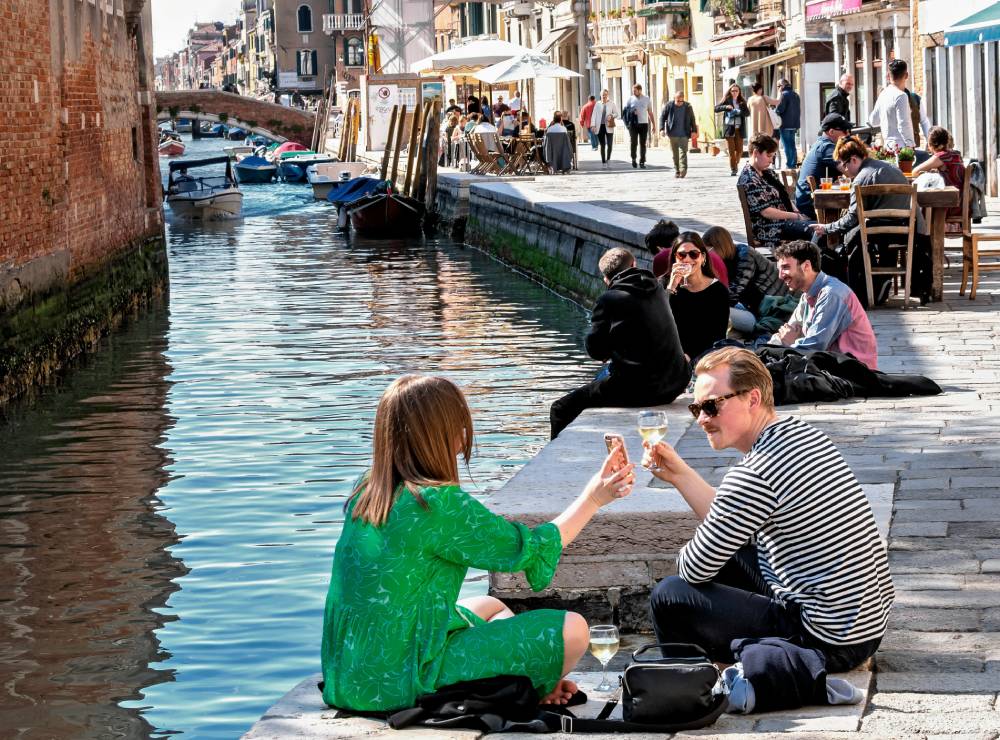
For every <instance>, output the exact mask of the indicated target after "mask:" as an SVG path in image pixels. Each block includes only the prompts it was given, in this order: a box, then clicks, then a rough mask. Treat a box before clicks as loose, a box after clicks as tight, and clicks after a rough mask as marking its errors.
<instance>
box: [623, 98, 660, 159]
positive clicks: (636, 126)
mask: <svg viewBox="0 0 1000 740" xmlns="http://www.w3.org/2000/svg"><path fill="white" fill-rule="evenodd" d="M625 109H626V110H628V111H631V120H630V121H627V123H628V137H629V148H630V151H631V153H632V169H635V168H636V167H637V166H638V167H641V168H642V169H646V139H647V138H649V127H650V125H651V124H652V125H653V126H655V125H656V120H655V119H654V118H653V101H652V100H650V99H649V96H648V95H643V94H642V85H634V86H633V87H632V95H631V97H629V99H628V101H627V102H626V103H625ZM637 144H638V149H639V163H638V165H637V164H636V161H635V150H636V145H637Z"/></svg>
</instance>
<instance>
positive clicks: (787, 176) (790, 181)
mask: <svg viewBox="0 0 1000 740" xmlns="http://www.w3.org/2000/svg"><path fill="white" fill-rule="evenodd" d="M778 174H779V175H780V176H781V184H782V185H784V186H785V190H787V191H788V197H790V198H791V199H792V200H793V201H794V200H795V187H796V186H797V185H798V183H799V171H798V170H797V169H794V168H789V169H785V170H781V171H780V172H779V173H778Z"/></svg>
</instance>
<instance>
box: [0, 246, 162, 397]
mask: <svg viewBox="0 0 1000 740" xmlns="http://www.w3.org/2000/svg"><path fill="white" fill-rule="evenodd" d="M166 290H167V252H166V245H165V243H164V240H163V239H162V238H161V237H156V238H154V239H150V240H148V241H145V242H143V243H141V244H137V245H134V246H133V247H132V248H130V249H128V250H126V251H125V252H123V253H121V254H119V255H118V256H117V257H116V258H115V259H113V260H112V261H110V262H108V263H105V264H104V265H103V266H101V267H100V268H98V269H95V270H94V271H92V272H91V273H90V274H87V275H83V276H80V277H79V278H78V279H76V280H75V281H73V282H71V283H68V284H63V285H59V286H57V287H53V288H51V289H49V290H48V291H46V292H44V293H41V294H36V295H34V296H32V297H31V298H30V299H29V300H26V301H25V302H24V303H22V304H21V305H19V306H17V307H16V308H13V309H11V310H9V311H7V312H6V313H2V314H0V404H2V403H6V402H7V401H8V400H10V399H12V398H14V397H15V396H18V395H21V394H22V393H24V392H25V391H27V390H28V389H29V388H31V387H32V386H34V385H39V384H42V383H45V382H47V381H49V380H51V378H52V377H53V376H54V375H55V374H56V373H57V372H59V370H60V369H62V368H63V367H65V366H66V365H67V364H68V363H69V362H71V361H72V360H73V359H74V358H75V357H77V356H78V355H80V354H82V353H84V352H88V351H92V350H93V349H94V348H95V347H96V345H97V343H98V341H99V340H100V338H101V337H102V336H104V335H105V334H107V333H108V332H110V331H112V330H114V329H115V328H116V327H118V326H119V325H120V324H121V323H122V321H123V320H125V319H126V318H127V317H128V316H129V315H131V314H134V313H135V312H136V311H138V310H139V309H140V308H142V307H143V306H145V305H148V304H149V302H150V301H151V300H153V299H155V298H156V297H158V296H162V295H163V294H164V293H165V292H166Z"/></svg>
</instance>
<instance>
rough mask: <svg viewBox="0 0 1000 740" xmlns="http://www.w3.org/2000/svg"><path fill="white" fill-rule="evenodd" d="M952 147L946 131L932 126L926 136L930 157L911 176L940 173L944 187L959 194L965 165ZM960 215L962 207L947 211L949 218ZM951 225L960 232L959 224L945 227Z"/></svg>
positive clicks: (958, 152) (952, 143)
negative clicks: (955, 189) (955, 190)
mask: <svg viewBox="0 0 1000 740" xmlns="http://www.w3.org/2000/svg"><path fill="white" fill-rule="evenodd" d="M953 146H954V142H953V141H952V139H951V134H949V133H948V130H947V129H944V128H942V127H941V126H934V127H933V128H932V129H931V130H930V133H929V134H927V149H928V150H929V151H930V153H931V156H930V158H929V159H927V160H925V161H924V162H922V163H921V164H918V165H917V166H916V167H914V168H913V175H914V176H917V175H920V174H921V173H923V172H934V171H935V170H936V171H938V172H940V173H941V177H942V178H943V179H944V184H945V185H947V186H949V187H953V188H958V190H959V192H961V191H962V186H963V185H964V184H965V163H964V162H963V161H962V153H961V152H960V151H957V150H955V149H953V148H952V147H953ZM961 215H962V207H961V206H960V205H958V206H954V207H952V208H949V209H948V217H949V218H951V217H958V216H961ZM953 225H954V226H958V231H959V232H961V224H947V226H953Z"/></svg>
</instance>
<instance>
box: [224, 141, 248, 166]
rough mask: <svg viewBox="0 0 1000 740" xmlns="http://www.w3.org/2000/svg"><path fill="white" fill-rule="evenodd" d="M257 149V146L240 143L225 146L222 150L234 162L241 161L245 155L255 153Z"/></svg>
mask: <svg viewBox="0 0 1000 740" xmlns="http://www.w3.org/2000/svg"><path fill="white" fill-rule="evenodd" d="M255 149H256V147H252V146H246V145H243V144H240V145H238V146H225V147H223V148H222V151H224V152H225V153H226V156H228V157H229V158H230V159H231V160H233V161H234V162H239V161H240V160H241V159H243V158H244V157H249V156H250V155H251V154H253V153H254V150H255Z"/></svg>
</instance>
